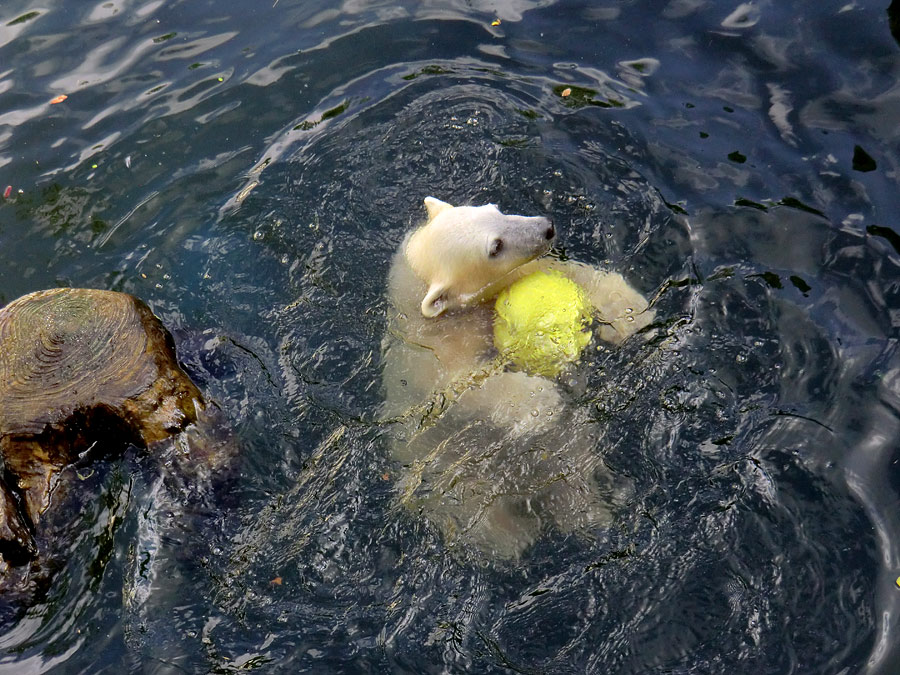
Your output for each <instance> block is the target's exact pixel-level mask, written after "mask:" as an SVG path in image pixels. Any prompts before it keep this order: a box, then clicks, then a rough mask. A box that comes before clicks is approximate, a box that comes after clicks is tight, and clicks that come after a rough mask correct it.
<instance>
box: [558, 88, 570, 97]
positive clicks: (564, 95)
mask: <svg viewBox="0 0 900 675" xmlns="http://www.w3.org/2000/svg"><path fill="white" fill-rule="evenodd" d="M559 95H560V96H562V97H563V98H565V97H566V96H571V95H572V90H571V89H570V88H569V87H566V88H565V89H563V90H562V91H561V92H560V93H559Z"/></svg>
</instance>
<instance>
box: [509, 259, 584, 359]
mask: <svg viewBox="0 0 900 675" xmlns="http://www.w3.org/2000/svg"><path fill="white" fill-rule="evenodd" d="M495 308H496V312H497V315H496V317H495V319H494V345H495V346H496V347H497V349H498V350H499V351H500V353H501V355H502V356H503V357H505V358H507V359H509V360H510V361H511V362H512V363H513V364H515V365H516V366H518V367H520V368H521V369H523V370H524V371H526V372H528V373H531V374H533V375H544V376H547V377H555V376H556V375H558V374H559V373H560V371H561V370H562V369H563V368H564V367H565V366H566V365H567V364H569V363H573V362H575V361H577V360H578V358H579V357H580V356H581V351H582V350H583V349H584V348H585V347H586V346H587V344H588V343H589V342H590V341H591V331H590V325H591V303H590V302H589V301H588V299H587V296H586V295H585V293H584V291H583V290H582V288H581V287H580V286H579V285H578V284H576V283H575V282H574V281H572V280H571V279H569V278H568V277H566V276H564V275H563V274H561V273H560V272H555V271H541V272H534V273H533V274H529V275H528V276H527V277H523V278H521V279H519V280H518V281H517V282H515V283H514V284H512V285H511V286H510V287H509V288H507V289H506V290H504V291H503V292H502V293H501V294H500V297H498V298H497V303H496V305H495Z"/></svg>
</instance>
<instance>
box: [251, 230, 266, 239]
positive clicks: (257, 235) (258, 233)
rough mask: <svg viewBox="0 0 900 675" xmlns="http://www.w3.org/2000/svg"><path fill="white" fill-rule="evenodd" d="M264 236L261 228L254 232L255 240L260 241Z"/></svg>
mask: <svg viewBox="0 0 900 675" xmlns="http://www.w3.org/2000/svg"><path fill="white" fill-rule="evenodd" d="M264 236H265V235H264V234H263V233H262V231H261V230H257V231H256V232H254V233H253V240H254V241H260V240H261V239H262V238H263V237H264Z"/></svg>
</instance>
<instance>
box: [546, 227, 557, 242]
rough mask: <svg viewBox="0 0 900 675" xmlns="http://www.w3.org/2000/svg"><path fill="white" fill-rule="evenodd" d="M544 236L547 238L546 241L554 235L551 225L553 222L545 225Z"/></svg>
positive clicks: (554, 231)
mask: <svg viewBox="0 0 900 675" xmlns="http://www.w3.org/2000/svg"><path fill="white" fill-rule="evenodd" d="M544 236H545V237H546V238H547V241H550V240H551V239H553V237H555V236H556V230H555V229H554V227H553V223H550V224H549V225H548V226H547V230H546V231H545V232H544Z"/></svg>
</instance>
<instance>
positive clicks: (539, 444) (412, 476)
mask: <svg viewBox="0 0 900 675" xmlns="http://www.w3.org/2000/svg"><path fill="white" fill-rule="evenodd" d="M425 206H426V209H427V212H428V220H427V222H426V223H425V224H424V225H422V226H421V227H419V228H418V229H416V230H414V231H413V232H412V233H410V234H409V235H408V236H407V237H406V238H405V239H404V240H403V243H402V244H401V246H400V248H399V250H398V251H397V253H396V255H395V256H394V260H393V263H392V266H391V271H390V275H389V280H388V294H389V299H390V303H391V308H390V317H389V318H390V321H389V330H388V335H387V337H386V338H385V343H384V373H383V377H384V386H385V395H386V401H385V408H384V412H385V418H386V419H387V420H390V421H391V422H392V423H393V425H394V426H393V431H394V434H393V438H392V452H393V456H394V458H395V459H396V460H397V461H399V462H401V463H402V464H403V465H404V466H405V473H404V477H403V479H402V480H401V482H400V487H401V493H402V501H403V502H404V503H405V504H406V505H407V506H409V507H410V508H414V509H417V510H420V511H421V512H422V513H423V514H424V515H425V516H426V517H427V518H428V519H429V520H431V521H432V522H434V523H435V524H437V525H438V527H439V528H440V529H441V531H442V533H443V535H444V537H445V539H446V540H447V541H448V543H450V544H451V545H453V544H457V543H461V544H463V545H466V544H469V545H472V546H474V547H475V548H477V549H479V550H481V551H482V552H484V553H486V554H488V555H493V556H495V557H502V558H511V557H516V556H518V555H519V554H521V552H522V551H523V550H524V549H525V548H526V547H527V546H528V545H529V544H530V543H531V542H533V541H534V539H535V538H536V537H537V535H538V533H539V531H540V529H541V523H542V519H545V518H548V517H549V518H551V519H552V520H553V522H555V524H556V525H557V527H559V528H560V529H562V530H564V531H575V530H581V529H584V528H587V527H589V526H591V525H597V524H599V523H602V522H604V521H605V520H607V519H608V506H609V505H608V501H609V499H608V495H607V496H606V498H605V499H601V498H600V495H599V494H598V491H597V488H596V482H595V477H596V473H597V472H598V471H599V470H601V469H602V463H601V460H600V458H599V457H598V456H597V452H596V448H594V447H593V444H592V442H591V433H590V432H589V427H590V426H591V425H589V424H581V425H579V424H577V420H575V419H574V418H572V415H573V414H574V413H573V412H572V411H571V410H569V408H570V406H566V405H565V402H564V401H563V397H562V396H561V393H560V390H559V388H558V387H557V385H556V383H555V382H554V381H552V380H549V379H546V378H544V377H538V376H533V375H527V374H525V373H521V372H515V371H509V370H504V369H503V368H502V367H501V365H500V364H498V363H497V362H496V359H495V358H494V356H495V354H494V349H493V315H494V311H493V303H494V300H495V299H496V297H497V295H498V294H499V293H500V292H501V291H502V290H503V289H504V288H506V287H507V286H509V285H510V284H511V283H513V282H514V281H515V280H517V279H519V278H521V277H522V276H524V275H526V274H530V273H531V272H534V271H537V270H540V269H554V270H558V271H560V272H562V273H563V274H565V275H566V276H568V277H570V278H571V279H573V280H574V281H575V282H577V283H578V284H580V285H581V286H582V287H583V288H584V289H585V291H586V293H587V295H588V297H589V298H590V300H591V303H592V304H593V306H594V308H595V310H596V312H597V318H598V321H597V325H598V329H597V331H596V332H597V334H598V336H599V337H600V338H601V339H603V340H606V341H608V342H613V343H618V342H621V341H622V340H624V339H626V338H627V337H629V336H630V335H632V334H633V333H635V332H636V331H638V330H639V329H641V328H643V327H645V326H646V325H648V324H649V323H650V322H651V321H652V319H653V312H652V310H650V309H649V308H648V305H647V301H646V300H645V299H644V298H643V297H642V296H641V295H640V293H638V292H637V291H636V290H635V289H633V288H632V287H631V286H629V285H628V283H627V282H626V281H625V279H624V278H623V277H622V276H621V275H620V274H617V273H614V272H605V271H601V270H597V269H595V268H594V267H591V266H589V265H585V264H582V263H576V262H562V261H559V260H554V259H552V258H549V257H543V256H544V254H545V253H546V252H547V250H548V249H549V247H550V244H551V240H552V232H553V231H552V228H551V224H550V222H549V221H548V220H547V219H546V218H542V217H525V216H514V215H506V214H503V213H501V212H500V211H499V210H498V209H497V207H496V206H493V205H487V206H476V207H473V206H463V207H454V206H451V205H450V204H447V203H445V202H442V201H440V200H438V199H435V198H433V197H428V198H426V199H425ZM498 240H499V242H500V244H499V245H498V243H497V242H498ZM561 419H567V423H566V425H565V427H566V428H565V429H564V430H563V429H560V428H558V427H560V426H561V425H559V424H558V420H561ZM548 446H552V447H548Z"/></svg>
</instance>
